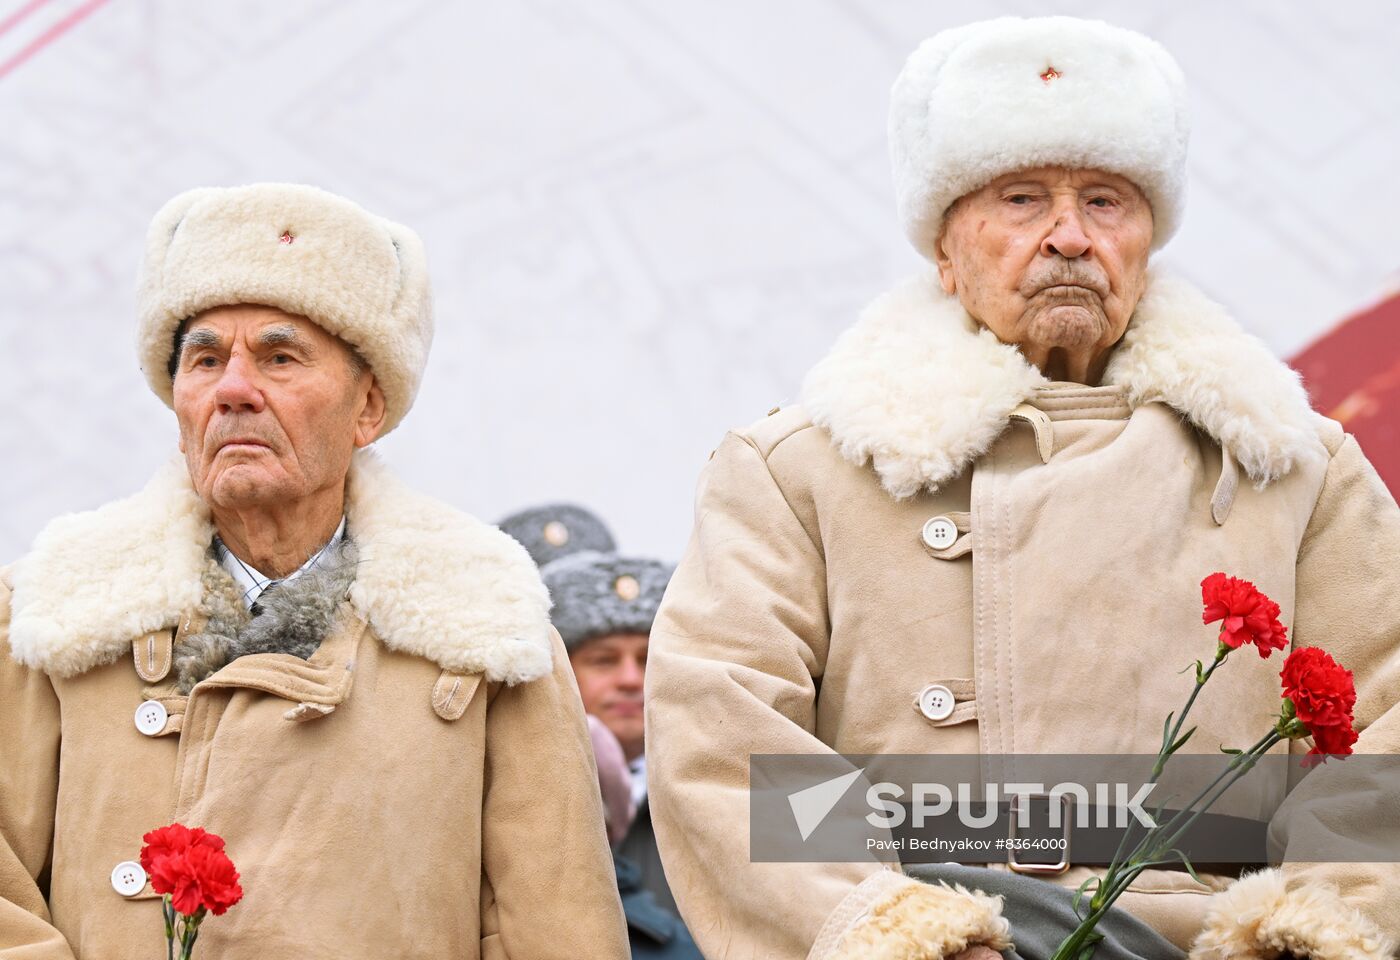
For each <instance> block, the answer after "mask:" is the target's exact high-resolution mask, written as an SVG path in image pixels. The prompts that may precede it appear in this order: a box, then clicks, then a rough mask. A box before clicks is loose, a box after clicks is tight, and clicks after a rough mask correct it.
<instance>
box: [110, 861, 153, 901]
mask: <svg viewBox="0 0 1400 960" xmlns="http://www.w3.org/2000/svg"><path fill="white" fill-rule="evenodd" d="M112 889H113V890H115V891H117V893H120V894H121V895H122V896H124V897H134V896H136V895H137V894H138V893H140V892H141V891H142V890H144V889H146V871H145V870H142V869H141V864H139V863H137V862H136V861H135V860H123V861H122V862H121V863H119V864H117V865H116V866H115V867H113V868H112Z"/></svg>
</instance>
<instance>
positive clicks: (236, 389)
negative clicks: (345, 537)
mask: <svg viewBox="0 0 1400 960" xmlns="http://www.w3.org/2000/svg"><path fill="white" fill-rule="evenodd" d="M355 359H356V358H355V356H354V354H353V352H352V351H351V349H350V348H349V347H348V346H346V344H345V343H344V342H343V341H341V340H339V339H338V338H336V337H334V336H332V335H331V334H329V333H327V332H326V331H325V330H322V329H321V328H320V327H318V326H317V325H316V324H314V323H312V322H311V321H310V320H307V319H306V318H305V317H297V316H293V315H291V314H288V313H284V312H283V311H281V310H278V309H276V308H275V307H264V306H257V305H252V304H240V305H237V306H231V307H219V308H217V309H214V310H208V311H205V312H204V313H201V314H199V315H198V316H197V317H195V318H194V319H193V320H192V321H190V323H189V325H188V327H187V328H186V330H185V333H184V336H183V338H182V340H181V345H180V350H179V356H178V357H177V359H176V366H175V383H174V390H175V415H176V417H177V418H178V420H179V422H180V450H181V452H183V453H184V455H185V462H186V464H187V465H188V467H189V472H190V479H191V481H193V483H194V487H195V490H196V491H198V493H199V495H200V496H201V497H202V498H203V499H204V501H205V502H206V503H208V504H210V505H211V506H212V507H214V508H215V509H216V510H217V509H227V510H247V509H257V508H258V507H259V506H267V505H271V504H279V503H280V504H285V503H289V502H294V501H297V500H300V499H302V498H304V497H307V496H309V495H311V494H313V493H316V492H319V491H322V490H325V489H328V488H330V487H332V486H335V485H338V484H339V485H343V484H344V482H345V475H346V473H347V471H348V470H349V468H350V457H351V454H352V453H353V452H354V451H355V448H356V447H363V446H365V445H367V444H369V443H371V442H372V441H373V440H374V438H375V437H376V436H378V434H379V430H380V429H381V427H382V426H383V423H384V397H383V394H382V393H381V392H380V390H379V387H378V386H377V385H376V384H375V382H374V375H373V374H372V373H371V372H369V371H367V370H360V369H359V368H358V365H357V364H356V363H355Z"/></svg>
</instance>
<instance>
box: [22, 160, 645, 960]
mask: <svg viewBox="0 0 1400 960" xmlns="http://www.w3.org/2000/svg"><path fill="white" fill-rule="evenodd" d="M431 338H432V319H431V313H430V304H429V293H428V279H427V270H426V262H425V258H424V253H423V248H422V245H421V244H420V242H419V240H418V237H417V236H416V235H414V233H413V232H412V231H410V230H408V229H406V228H404V227H401V226H399V225H397V224H394V223H390V222H389V221H387V220H384V219H381V218H380V217H377V216H374V215H372V214H370V213H368V212H366V211H365V210H363V209H361V208H360V207H358V206H356V205H355V204H353V203H350V202H349V201H347V200H344V199H341V198H339V197H336V196H333V195H331V194H328V193H325V192H323V191H320V190H316V189H313V188H310V187H303V186H290V185H278V184H263V185H257V186H249V187H239V188H233V189H204V190H195V191H191V192H189V193H185V194H182V195H180V196H178V197H176V198H175V199H174V200H172V201H171V202H170V203H169V204H167V205H166V206H165V208H164V209H162V210H161V211H160V213H159V214H158V215H157V216H156V218H155V220H154V222H153V223H152V225H151V228H150V233H149V237H148V243H147V249H146V257H145V262H144V266H143V269H142V283H141V293H140V335H139V347H140V356H141V364H142V367H143V369H144V371H145V374H146V378H147V380H148V381H149V383H150V386H151V388H152V389H153V390H154V391H155V393H156V394H157V395H158V396H159V397H160V398H161V399H162V400H164V401H165V403H166V404H168V405H169V406H171V407H172V408H173V409H174V411H175V415H176V419H177V420H178V421H179V428H180V450H181V451H182V453H183V457H177V458H174V459H172V461H171V462H170V463H168V464H167V465H166V466H164V467H163V468H161V470H160V471H159V472H158V473H157V474H156V476H155V478H154V479H153V480H152V481H151V482H150V483H149V485H147V487H146V488H145V489H144V490H142V491H141V492H140V493H137V494H136V495H135V496H132V497H129V498H128V499H125V500H120V501H117V502H115V503H111V504H108V505H107V506H105V507H102V508H100V509H98V510H95V511H93V512H91V513H83V514H76V515H73V516H68V517H64V518H61V519H59V520H56V521H54V522H53V523H52V524H50V525H49V527H48V528H47V529H45V530H44V531H43V532H42V533H41V534H40V535H39V537H38V539H37V540H36V541H35V544H34V547H33V550H32V552H31V553H29V554H28V555H27V556H25V557H24V558H23V559H21V560H20V561H19V562H17V563H15V564H14V565H13V566H10V567H8V568H4V569H3V570H0V648H3V651H4V655H3V656H0V954H3V955H5V956H15V957H18V956H24V957H33V958H36V960H38V958H45V960H61V958H74V957H80V958H87V957H91V958H100V957H136V956H146V957H154V956H157V955H164V949H163V948H164V942H163V941H164V927H163V923H162V911H161V896H160V894H158V893H157V892H155V891H154V890H153V889H152V886H151V884H150V882H149V881H148V878H147V875H146V872H145V870H144V869H143V868H142V865H141V863H140V862H139V858H138V852H139V851H140V850H141V847H142V835H143V834H144V833H146V832H147V831H150V830H153V829H155V828H157V827H160V826H163V825H165V824H167V823H171V822H180V823H183V824H185V825H187V826H191V827H194V826H199V827H203V828H205V829H207V830H209V831H211V832H213V833H216V834H218V835H220V836H222V837H223V839H224V840H225V842H226V844H227V846H226V850H227V853H228V854H229V856H230V857H231V858H232V860H233V862H234V864H235V866H236V867H237V869H238V870H239V871H240V873H241V875H242V881H241V882H242V888H243V891H244V896H243V899H242V901H241V902H240V903H238V904H237V905H235V906H234V907H233V908H232V909H231V910H229V911H228V912H227V913H226V914H224V915H222V916H217V917H211V918H210V919H209V920H208V921H206V922H205V923H204V925H203V927H202V928H201V932H200V935H199V943H200V953H201V954H207V955H208V956H211V957H219V958H222V960H230V958H232V960H236V958H254V957H256V958H259V960H273V958H279V957H286V958H292V957H297V958H300V957H308V956H322V957H330V956H337V957H371V956H372V957H429V956H431V957H489V958H497V957H500V958H504V957H521V958H530V960H538V958H541V957H559V958H565V957H569V958H576V957H579V956H583V955H588V956H597V957H625V956H626V955H627V946H626V944H627V936H626V932H625V927H624V925H623V921H622V913H621V909H620V904H619V902H618V895H617V890H616V887H615V885H614V882H613V870H612V861H611V858H610V856H609V851H608V844H607V840H606V838H605V836H604V832H603V826H602V824H603V817H602V808H601V803H600V800H599V795H598V786H597V781H596V775H595V772H594V768H593V761H592V753H591V750H590V745H589V737H588V733H587V731H586V727H585V724H584V716H583V711H582V708H581V705H580V702H579V696H578V691H577V687H576V686H575V684H574V680H573V675H572V673H571V672H570V670H569V661H568V657H567V656H566V654H565V652H564V647H563V645H562V643H561V641H560V639H559V636H558V634H557V633H556V632H555V631H554V630H553V629H552V628H551V626H550V623H549V619H548V608H549V600H548V596H547V594H546V591H545V589H544V586H543V584H542V583H541V581H540V579H539V576H538V573H537V571H536V569H535V566H534V564H533V563H532V562H531V561H530V559H529V557H528V556H527V554H526V553H525V551H524V550H523V549H522V548H521V547H520V546H519V545H518V544H516V543H515V542H514V541H512V540H511V539H510V538H509V537H507V536H505V535H504V534H503V533H501V532H500V531H498V530H496V529H495V528H493V527H490V526H488V525H485V524H483V523H480V522H478V521H477V520H475V519H473V518H471V517H469V516H466V515H465V514H462V513H459V512H457V511H456V510H453V509H451V508H449V507H447V506H445V505H443V504H440V503H437V502H435V501H433V500H430V499H428V498H427V497H424V496H421V495H419V494H416V493H414V492H413V491H411V490H410V489H408V488H407V487H405V486H404V485H403V484H402V483H400V482H399V481H398V480H396V479H395V478H394V477H393V476H392V475H391V474H390V473H389V472H388V470H387V469H386V468H385V467H384V466H383V465H382V464H381V463H380V462H378V461H377V460H376V459H375V458H374V456H373V455H372V454H371V453H369V452H368V451H366V450H365V449H364V448H365V447H367V446H369V445H370V444H371V443H372V442H373V441H374V440H376V439H377V438H379V437H381V436H383V435H384V434H385V433H386V432H388V431H389V430H391V429H393V428H394V427H395V426H396V425H397V424H398V423H399V422H400V421H401V420H402V419H403V417H404V415H405V414H406V413H407V412H408V410H409V407H410V406H411V405H412V403H413V398H414V394H415V393H416V392H417V389H418V384H419V380H420V378H421V375H422V372H423V366H424V362H425V361H426V359H427V355H428V347H429V343H430V341H431Z"/></svg>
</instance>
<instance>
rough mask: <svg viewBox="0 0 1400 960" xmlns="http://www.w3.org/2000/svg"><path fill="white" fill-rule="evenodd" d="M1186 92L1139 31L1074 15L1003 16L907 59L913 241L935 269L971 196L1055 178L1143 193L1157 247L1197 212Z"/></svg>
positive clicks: (894, 119) (898, 106) (901, 175)
mask: <svg viewBox="0 0 1400 960" xmlns="http://www.w3.org/2000/svg"><path fill="white" fill-rule="evenodd" d="M1188 136H1189V124H1188V122H1187V116H1186V82H1185V80H1184V79H1183V77H1182V75H1181V68H1180V67H1178V66H1177V63H1176V61H1175V60H1173V59H1172V56H1171V54H1169V53H1167V51H1166V50H1165V49H1163V48H1162V47H1161V46H1160V45H1158V44H1157V43H1156V42H1154V41H1152V40H1149V39H1148V38H1147V37H1144V36H1143V35H1142V34H1140V33H1135V32H1133V31H1132V30H1125V29H1123V28H1122V27H1114V26H1110V25H1109V24H1107V23H1102V22H1100V21H1097V20H1079V19H1076V18H1074V17H1035V18H1032V19H1021V18H1019V17H1002V18H999V19H996V20H985V21H982V22H980V23H971V24H968V25H966V26H962V27H956V28H954V29H951V30H945V31H943V32H942V33H939V34H937V35H935V36H933V37H931V38H929V39H928V40H925V41H924V42H923V43H922V44H921V45H920V46H919V48H918V49H917V50H915V51H914V53H913V54H912V55H911V56H910V57H909V61H908V62H907V63H906V64H905V66H904V70H903V71H902V72H901V73H900V75H899V78H898V79H897V80H895V83H894V89H893V90H892V91H891V94H890V117H889V138H890V157H891V160H892V161H893V165H894V182H895V193H896V197H897V200H898V205H899V215H900V219H901V221H903V223H904V229H905V232H906V233H907V234H908V235H909V239H910V240H911V241H912V242H913V244H914V246H915V247H916V248H917V249H918V250H919V252H920V253H922V254H923V255H924V256H925V257H927V258H929V259H930V260H932V259H935V257H936V249H935V248H936V245H937V242H938V234H939V231H940V230H941V229H942V226H943V216H944V214H945V213H947V211H948V208H949V207H950V206H951V205H952V204H953V202H954V201H955V200H957V199H958V198H959V197H962V196H965V195H966V194H968V193H971V192H973V191H974V190H978V189H980V188H981V187H984V186H986V185H987V184H988V183H990V182H992V181H993V180H995V179H996V178H997V177H1000V176H1002V175H1003V174H1007V173H1012V172H1014V171H1016V170H1028V169H1031V168H1034V167H1043V166H1065V167H1075V168H1081V169H1099V170H1106V171H1108V172H1110V173H1116V174H1118V175H1120V176H1123V177H1126V178H1127V179H1129V180H1131V181H1133V183H1135V184H1136V185H1137V187H1138V189H1140V190H1141V191H1142V192H1143V194H1144V195H1145V196H1146V197H1147V200H1148V202H1149V203H1150V204H1151V205H1152V217H1153V237H1152V248H1153V249H1154V250H1156V249H1158V248H1160V247H1161V246H1162V245H1163V244H1164V243H1166V242H1167V241H1168V240H1169V239H1170V238H1171V236H1172V234H1173V233H1175V232H1176V229H1177V227H1178V226H1179V225H1180V222H1181V216H1182V211H1183V207H1184V206H1185V201H1186V142H1187V139H1188Z"/></svg>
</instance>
